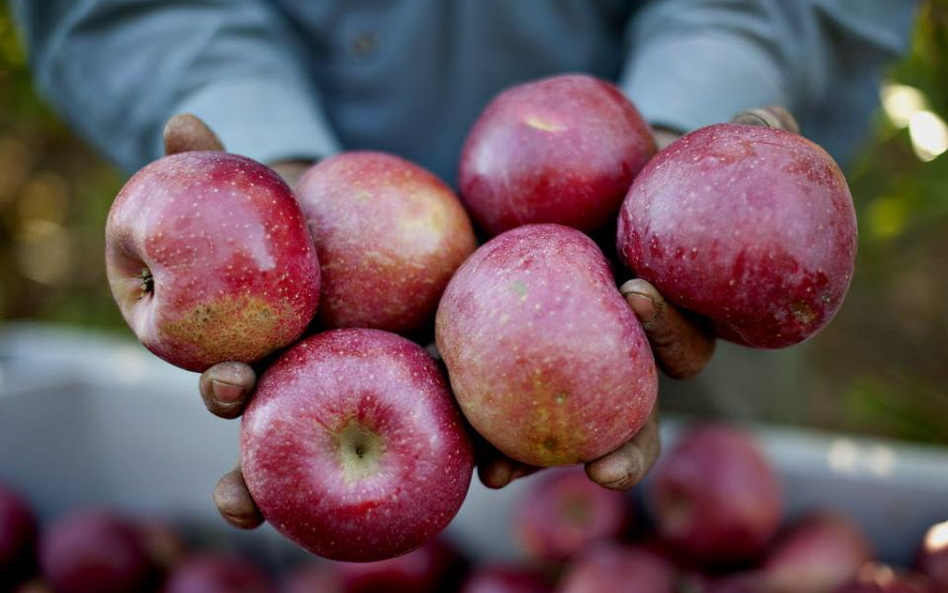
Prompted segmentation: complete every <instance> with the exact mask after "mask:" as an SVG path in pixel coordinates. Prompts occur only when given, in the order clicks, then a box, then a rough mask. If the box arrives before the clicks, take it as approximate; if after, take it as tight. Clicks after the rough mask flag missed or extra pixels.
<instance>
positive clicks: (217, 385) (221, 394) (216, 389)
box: [211, 379, 244, 405]
mask: <svg viewBox="0 0 948 593" xmlns="http://www.w3.org/2000/svg"><path fill="white" fill-rule="evenodd" d="M211 393H213V394H214V399H215V400H217V402H218V403H221V404H224V405H232V404H235V403H237V402H239V401H240V399H241V397H242V396H243V394H244V388H243V387H241V386H240V385H234V384H233V383H227V382H225V381H219V380H217V379H213V380H212V381H211Z"/></svg>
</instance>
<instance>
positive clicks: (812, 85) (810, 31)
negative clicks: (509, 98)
mask: <svg viewBox="0 0 948 593" xmlns="http://www.w3.org/2000/svg"><path fill="white" fill-rule="evenodd" d="M915 5H916V2H915V1H914V0H793V1H791V2H788V1H786V0H652V1H651V2H649V3H648V4H647V5H645V6H644V7H643V8H641V9H640V10H639V11H638V12H637V13H636V14H635V15H634V17H633V18H632V20H631V21H630V24H629V28H628V31H627V42H628V48H627V50H628V54H627V55H628V56H629V57H628V60H627V61H626V64H625V65H624V68H623V71H622V76H621V79H620V84H621V85H622V87H623V89H624V90H625V91H626V93H627V94H628V95H629V96H630V97H631V98H632V99H633V100H634V101H635V103H636V105H637V106H638V108H639V109H640V110H641V111H642V114H643V115H644V116H645V118H646V119H647V120H648V121H650V122H651V123H652V124H653V125H655V126H658V127H662V128H668V129H672V130H677V131H680V132H685V131H689V130H692V129H695V128H698V127H702V126H705V125H709V124H712V123H718V122H723V121H727V120H728V119H730V118H731V117H732V116H733V115H734V114H735V113H739V112H741V111H744V110H747V109H750V108H753V107H756V106H760V105H781V106H784V107H786V108H787V109H789V110H790V111H791V112H792V113H793V114H794V115H796V116H797V117H798V119H800V121H801V124H803V127H804V129H803V132H804V133H807V132H808V130H807V129H806V124H807V123H808V122H810V121H811V120H813V119H817V118H818V117H819V113H821V112H822V111H825V110H827V109H832V106H831V104H832V103H834V102H835V104H836V105H837V107H838V114H839V115H838V116H837V117H836V119H838V118H840V117H841V118H850V120H851V122H852V123H851V125H852V126H865V123H866V122H865V118H866V117H867V116H868V112H869V110H870V109H871V108H872V105H871V104H870V105H866V104H865V103H866V102H867V101H868V102H873V103H874V102H875V100H876V93H875V92H874V91H875V88H876V86H877V85H878V78H879V75H880V72H881V69H882V67H883V66H884V65H885V64H886V63H887V62H888V61H889V60H891V59H893V58H894V57H896V56H898V55H899V53H901V52H902V51H904V49H905V47H906V45H907V40H908V35H909V32H910V29H911V20H912V15H913V12H914V8H915ZM857 96H858V97H863V98H862V99H859V100H857V99H855V97H857ZM857 102H859V103H860V104H856V103H857ZM833 123H834V125H838V124H839V123H840V122H838V121H836V122H833Z"/></svg>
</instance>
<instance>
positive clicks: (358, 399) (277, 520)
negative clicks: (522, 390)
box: [241, 329, 474, 562]
mask: <svg viewBox="0 0 948 593" xmlns="http://www.w3.org/2000/svg"><path fill="white" fill-rule="evenodd" d="M241 460H242V467H243V473H244V478H245V479H246V481H247V486H248V488H249V489H250V493H251V495H252V496H253V499H254V501H255V502H256V503H257V506H258V507H259V508H260V511H261V512H262V513H263V516H264V517H265V518H266V519H267V521H268V522H269V523H271V524H272V525H273V526H274V527H275V528H276V529H277V530H278V531H280V532H281V533H282V534H283V535H285V536H286V537H288V538H290V539H291V540H293V541H294V542H296V543H297V544H299V545H301V546H302V547H304V548H306V549H308V550H309V551H311V552H313V553H314V554H318V555H320V556H324V557H326V558H331V559H334V560H347V561H360V562H365V561H372V560H382V559H384V558H390V557H392V556H397V555H399V554H404V553H405V552H408V551H410V550H412V549H414V548H416V547H418V546H419V545H421V544H422V543H424V542H425V541H426V540H428V539H430V538H432V537H434V536H435V535H437V534H438V533H439V532H440V531H441V530H442V529H444V527H445V526H446V525H447V524H448V523H449V522H450V521H451V519H452V518H453V517H454V515H455V514H456V513H457V511H458V509H459V508H460V507H461V503H462V502H463V501H464V497H465V496H466V494H467V489H468V486H469V485H470V480H471V472H472V470H473V467H474V459H473V448H472V443H471V440H470V435H468V433H467V432H466V427H465V425H464V420H463V418H462V417H461V414H460V412H459V411H458V409H457V406H456V405H455V402H454V399H453V398H452V397H451V393H450V391H448V388H447V385H446V383H445V380H444V378H443V376H442V374H441V370H440V369H439V368H438V366H437V364H436V363H435V361H434V360H433V359H432V358H431V356H430V355H429V354H428V353H427V352H426V351H425V350H424V349H423V348H422V347H421V346H418V345H417V344H415V343H413V342H410V341H408V340H407V339H405V338H402V337H400V336H397V335H395V334H391V333H388V332H383V331H379V330H371V329H339V330H333V331H329V332H326V333H322V334H319V335H317V336H314V337H311V338H308V339H306V340H304V341H302V342H300V343H298V344H296V345H295V346H293V347H292V348H291V349H289V350H288V351H287V352H285V353H284V354H283V355H282V356H281V357H280V358H279V359H278V360H277V361H276V362H275V363H274V364H273V365H272V366H271V367H270V368H269V369H268V370H267V371H266V373H264V375H263V377H262V378H261V379H260V382H259V385H258V387H257V391H256V394H255V395H254V398H253V400H252V401H251V402H250V405H249V406H248V407H247V411H246V412H245V413H244V417H243V425H242V430H241Z"/></svg>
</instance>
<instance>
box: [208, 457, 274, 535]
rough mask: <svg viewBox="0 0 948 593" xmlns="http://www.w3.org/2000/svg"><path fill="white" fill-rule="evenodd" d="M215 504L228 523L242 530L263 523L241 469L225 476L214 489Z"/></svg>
mask: <svg viewBox="0 0 948 593" xmlns="http://www.w3.org/2000/svg"><path fill="white" fill-rule="evenodd" d="M214 504H215V505H216V506H217V510H218V511H220V513H221V516H222V517H224V520H226V521H227V522H228V523H230V524H231V525H233V526H234V527H239V528H240V529H254V528H255V527H259V526H260V525H261V524H262V523H263V515H261V514H260V509H258V508H257V505H256V503H254V501H253V498H252V497H251V496H250V490H248V489H247V483H246V482H244V475H243V474H242V473H241V472H240V470H239V469H235V470H234V471H231V472H228V473H226V474H224V477H222V478H221V479H220V480H219V481H218V482H217V486H215V487H214Z"/></svg>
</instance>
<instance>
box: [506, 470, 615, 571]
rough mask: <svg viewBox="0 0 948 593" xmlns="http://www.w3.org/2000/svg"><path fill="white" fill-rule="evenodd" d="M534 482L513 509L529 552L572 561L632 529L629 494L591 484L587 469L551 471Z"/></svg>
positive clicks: (532, 481) (538, 476)
mask: <svg viewBox="0 0 948 593" xmlns="http://www.w3.org/2000/svg"><path fill="white" fill-rule="evenodd" d="M530 480H531V481H530V482H529V485H528V486H527V488H526V489H525V490H523V492H522V493H521V494H520V498H519V500H518V501H517V504H516V506H515V507H514V509H513V522H514V533H515V534H516V535H517V538H518V539H519V540H520V543H521V545H522V546H523V548H524V550H525V551H526V552H527V553H528V554H529V555H531V556H533V557H535V558H542V559H544V560H553V561H561V560H567V559H569V558H571V557H572V556H574V555H575V554H577V553H578V552H581V551H583V550H584V549H586V548H587V547H588V546H589V545H590V544H592V543H594V542H597V541H600V540H604V539H610V538H615V537H618V536H619V535H620V534H622V532H623V531H624V530H625V528H626V527H627V526H628V523H629V519H630V510H629V505H628V504H627V501H626V499H625V495H624V494H623V493H622V492H617V491H615V490H607V489H605V488H603V487H602V486H600V485H598V484H595V483H594V482H592V481H590V479H589V478H588V477H587V476H586V472H585V471H583V469H582V468H579V467H570V468H563V469H557V470H551V471H549V472H544V473H540V474H538V475H537V476H536V477H533V478H530Z"/></svg>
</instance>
